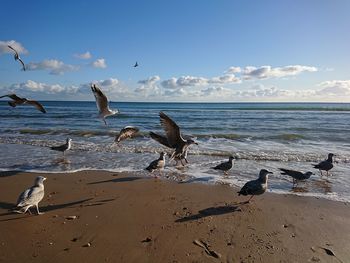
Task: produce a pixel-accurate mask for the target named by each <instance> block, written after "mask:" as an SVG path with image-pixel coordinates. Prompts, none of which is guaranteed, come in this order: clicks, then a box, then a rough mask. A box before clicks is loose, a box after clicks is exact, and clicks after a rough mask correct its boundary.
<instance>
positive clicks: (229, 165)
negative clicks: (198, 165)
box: [212, 156, 235, 175]
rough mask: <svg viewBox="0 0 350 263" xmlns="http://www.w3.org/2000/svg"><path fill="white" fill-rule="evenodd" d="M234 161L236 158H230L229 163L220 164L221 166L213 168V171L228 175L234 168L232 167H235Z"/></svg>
mask: <svg viewBox="0 0 350 263" xmlns="http://www.w3.org/2000/svg"><path fill="white" fill-rule="evenodd" d="M234 160H235V157H233V156H230V157H229V158H228V161H227V162H223V163H220V164H218V165H217V166H215V167H212V169H215V170H220V171H224V174H225V175H227V172H228V171H229V170H230V169H231V168H232V166H233V162H234Z"/></svg>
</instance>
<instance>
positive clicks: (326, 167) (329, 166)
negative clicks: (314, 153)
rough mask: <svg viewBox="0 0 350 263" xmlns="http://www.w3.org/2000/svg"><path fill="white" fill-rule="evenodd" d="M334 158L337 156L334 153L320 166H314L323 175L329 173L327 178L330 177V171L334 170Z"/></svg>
mask: <svg viewBox="0 0 350 263" xmlns="http://www.w3.org/2000/svg"><path fill="white" fill-rule="evenodd" d="M333 156H335V155H334V154H333V153H329V154H328V158H327V159H326V160H324V161H322V162H320V163H319V164H313V166H314V168H316V169H318V170H319V171H320V173H321V176H322V175H323V174H322V171H327V176H328V171H329V170H331V169H332V168H333Z"/></svg>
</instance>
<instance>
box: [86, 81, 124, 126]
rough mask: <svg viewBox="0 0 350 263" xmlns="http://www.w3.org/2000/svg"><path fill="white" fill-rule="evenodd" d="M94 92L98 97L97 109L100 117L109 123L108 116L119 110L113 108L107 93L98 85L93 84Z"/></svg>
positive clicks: (96, 97)
mask: <svg viewBox="0 0 350 263" xmlns="http://www.w3.org/2000/svg"><path fill="white" fill-rule="evenodd" d="M91 90H92V93H93V94H94V96H95V99H96V105H97V109H98V111H99V117H100V118H102V120H103V121H104V123H105V124H106V125H107V122H106V118H107V117H108V116H112V115H114V114H117V113H119V110H111V109H110V108H109V105H108V100H107V97H106V95H105V94H104V93H103V92H102V91H101V89H100V88H98V87H96V85H95V84H94V85H91Z"/></svg>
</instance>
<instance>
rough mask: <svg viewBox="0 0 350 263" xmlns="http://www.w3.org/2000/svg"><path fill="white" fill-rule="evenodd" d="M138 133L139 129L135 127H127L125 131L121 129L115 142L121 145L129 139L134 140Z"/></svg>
mask: <svg viewBox="0 0 350 263" xmlns="http://www.w3.org/2000/svg"><path fill="white" fill-rule="evenodd" d="M138 132H139V128H136V127H133V126H126V127H124V128H123V129H121V131H120V132H119V134H118V135H117V136H116V137H115V140H114V142H116V143H119V142H121V141H123V140H125V139H127V138H132V137H133V136H135V134H136V133H138Z"/></svg>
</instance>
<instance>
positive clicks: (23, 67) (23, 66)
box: [8, 45, 26, 71]
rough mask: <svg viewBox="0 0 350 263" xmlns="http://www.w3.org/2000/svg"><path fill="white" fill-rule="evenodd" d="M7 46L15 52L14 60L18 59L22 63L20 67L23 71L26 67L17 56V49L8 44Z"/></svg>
mask: <svg viewBox="0 0 350 263" xmlns="http://www.w3.org/2000/svg"><path fill="white" fill-rule="evenodd" d="M8 47H9V48H10V49H12V50H13V51H14V52H15V54H14V58H15V60H16V61H17V60H18V61H19V62H20V63H21V64H22V69H23V71H25V70H26V67H25V65H24V62H23V60H22V59H21V58H20V57H19V54H18V52H17V50H16V49H14V48H13V47H11V46H10V45H8Z"/></svg>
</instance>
